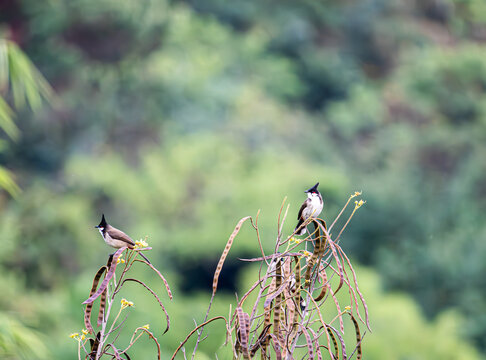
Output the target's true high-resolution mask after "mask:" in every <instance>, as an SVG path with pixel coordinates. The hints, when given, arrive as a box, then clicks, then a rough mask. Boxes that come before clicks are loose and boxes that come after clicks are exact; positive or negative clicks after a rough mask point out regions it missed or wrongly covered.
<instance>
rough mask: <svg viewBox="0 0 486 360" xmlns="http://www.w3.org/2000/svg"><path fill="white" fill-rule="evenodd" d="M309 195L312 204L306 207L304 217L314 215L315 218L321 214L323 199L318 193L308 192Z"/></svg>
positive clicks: (303, 212)
mask: <svg viewBox="0 0 486 360" xmlns="http://www.w3.org/2000/svg"><path fill="white" fill-rule="evenodd" d="M307 197H308V198H309V199H310V206H308V207H306V208H305V209H304V210H303V211H302V215H303V216H304V219H307V218H309V216H312V217H313V218H316V217H318V216H319V214H320V213H321V211H322V205H323V203H322V201H321V199H320V198H319V195H317V194H312V193H309V194H307Z"/></svg>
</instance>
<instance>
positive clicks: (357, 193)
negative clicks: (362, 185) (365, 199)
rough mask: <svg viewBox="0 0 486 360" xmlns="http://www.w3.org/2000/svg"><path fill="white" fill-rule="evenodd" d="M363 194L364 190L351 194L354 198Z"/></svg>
mask: <svg viewBox="0 0 486 360" xmlns="http://www.w3.org/2000/svg"><path fill="white" fill-rule="evenodd" d="M361 194H362V191H355V192H354V194H353V195H351V198H354V197H356V196H360V195H361Z"/></svg>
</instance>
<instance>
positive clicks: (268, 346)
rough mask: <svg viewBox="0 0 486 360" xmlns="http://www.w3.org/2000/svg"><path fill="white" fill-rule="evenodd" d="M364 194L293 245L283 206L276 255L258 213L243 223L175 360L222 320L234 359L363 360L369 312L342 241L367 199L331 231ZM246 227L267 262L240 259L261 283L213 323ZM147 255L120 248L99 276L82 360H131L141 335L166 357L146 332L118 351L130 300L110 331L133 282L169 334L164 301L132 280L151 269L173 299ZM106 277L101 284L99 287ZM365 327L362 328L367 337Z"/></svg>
mask: <svg viewBox="0 0 486 360" xmlns="http://www.w3.org/2000/svg"><path fill="white" fill-rule="evenodd" d="M359 195H361V193H360V192H356V193H354V194H353V195H351V196H350V197H349V199H348V201H347V202H346V204H345V206H344V207H343V209H342V210H341V212H340V213H339V214H338V216H337V217H336V219H335V220H334V221H333V223H332V225H331V226H330V227H329V228H328V227H327V226H326V222H325V221H324V220H322V219H320V218H316V219H314V218H309V219H308V220H307V221H305V222H304V224H303V225H302V226H306V227H307V228H308V229H312V228H313V229H314V230H313V231H312V232H311V231H309V232H308V233H309V235H308V236H307V237H306V238H304V239H296V238H295V237H294V235H295V232H294V234H292V235H290V236H288V237H287V238H283V237H282V227H283V224H284V222H285V219H286V216H287V213H288V210H289V206H288V205H287V208H286V210H285V212H284V213H283V208H284V204H285V200H284V202H283V203H282V206H281V208H280V212H279V215H278V220H277V223H278V228H277V229H278V230H277V236H276V243H275V247H274V251H273V253H272V254H267V255H266V254H265V253H264V250H263V245H262V240H261V238H260V231H259V228H258V214H257V216H256V217H255V219H253V218H252V217H250V216H247V217H245V218H243V219H241V220H240V221H239V222H238V224H237V225H236V227H235V229H234V231H233V233H232V234H231V236H230V237H229V240H228V242H227V244H226V247H225V249H224V251H223V254H222V255H221V257H220V260H219V262H218V265H217V268H216V271H215V273H214V278H213V287H212V295H211V300H210V302H209V306H208V309H207V312H206V315H205V318H204V321H203V322H202V323H201V324H199V325H197V326H196V327H195V328H194V329H193V330H192V331H191V332H189V334H188V335H187V336H186V338H185V339H184V340H182V341H181V343H180V345H179V346H178V348H177V349H175V351H174V353H173V355H172V357H171V360H172V359H175V358H176V356H177V355H180V357H183V358H184V359H187V352H186V349H185V345H186V344H187V342H188V340H189V339H190V338H191V337H192V336H196V335H197V340H196V343H195V346H194V348H193V351H192V356H191V359H194V357H195V355H196V352H197V349H198V346H199V344H200V343H201V342H202V341H203V340H204V339H205V338H206V337H203V332H204V327H205V326H206V325H207V324H209V323H212V322H214V321H217V320H221V321H222V322H224V324H225V329H226V342H225V344H224V345H226V346H231V348H232V351H233V356H234V358H241V357H243V358H244V359H251V358H254V357H255V356H257V354H258V353H259V354H260V358H261V359H271V358H276V359H294V358H302V359H306V358H307V359H323V358H324V357H325V358H329V359H333V360H337V359H343V360H345V359H351V358H353V357H354V356H356V359H357V360H359V359H361V358H362V348H361V342H362V339H363V336H364V335H365V334H366V331H367V330H369V331H371V329H370V324H369V317H368V310H367V306H366V302H365V300H364V297H363V295H362V293H361V292H360V290H359V287H358V282H357V277H356V273H355V271H354V269H353V267H352V265H351V262H350V260H349V258H348V257H347V255H346V254H345V253H344V251H343V250H342V248H341V247H340V246H339V240H340V237H341V234H342V233H343V231H344V229H345V228H346V226H347V225H348V224H349V222H350V220H351V218H352V217H353V215H354V214H355V212H356V210H357V209H359V208H360V207H361V206H362V205H363V204H364V201H363V200H360V201H355V202H354V204H355V206H354V209H353V211H352V212H351V214H350V215H349V217H348V219H347V220H346V222H345V223H344V225H343V226H342V228H341V229H340V231H339V232H338V235H337V236H336V237H335V238H334V239H333V237H332V234H331V231H332V229H333V227H334V226H335V225H336V223H337V222H338V220H339V219H340V217H341V216H342V214H343V213H344V211H345V210H346V208H347V207H348V206H349V204H350V203H351V199H353V198H355V197H356V196H359ZM282 213H283V216H282ZM248 220H250V223H251V226H252V227H253V229H254V230H255V233H256V238H257V240H258V244H259V247H260V251H261V254H262V256H261V257H259V258H253V259H241V260H243V261H248V262H259V263H260V271H259V276H258V279H256V280H255V282H254V283H253V285H252V286H251V287H250V289H248V291H247V292H246V293H245V294H244V295H243V296H242V297H241V299H238V297H237V299H236V304H235V306H234V310H232V308H233V306H232V305H230V306H229V315H228V317H225V316H215V317H212V318H210V319H208V318H209V314H210V310H211V306H212V303H213V300H214V297H215V295H216V292H217V289H218V280H219V277H220V274H221V271H222V268H223V265H224V262H225V260H226V259H227V257H228V254H229V251H230V249H231V247H232V245H233V243H234V241H235V238H236V236H237V235H238V233H239V231H240V229H241V227H242V225H243V224H244V223H245V222H246V221H248ZM302 244H304V247H305V250H304V249H301V250H298V248H302ZM311 244H312V245H313V246H312V245H311ZM145 245H146V244H145ZM307 248H312V251H307ZM149 249H150V248H148V247H144V248H140V247H136V248H135V249H134V250H130V249H127V248H122V249H119V250H118V251H117V252H116V253H115V254H114V255H113V256H112V257H110V259H109V260H108V263H107V265H106V266H103V267H101V268H100V269H99V270H98V272H97V274H96V276H95V278H94V281H93V286H92V289H91V292H90V296H89V298H88V299H87V300H86V301H85V302H84V304H86V309H85V327H86V330H83V334H82V335H79V334H74V336H73V337H75V338H76V339H77V340H78V342H79V352H78V353H79V358H80V359H81V352H82V351H84V354H85V355H84V358H85V359H99V358H101V357H102V356H103V355H107V356H110V357H111V358H112V359H121V358H122V356H123V357H124V358H126V359H130V356H129V355H128V353H127V351H128V350H129V349H130V348H131V347H132V346H133V344H134V343H135V342H136V341H137V340H138V339H139V338H140V337H141V336H142V335H143V334H147V335H148V336H149V337H150V338H151V339H153V340H154V342H155V344H156V347H157V356H158V359H160V358H161V350H160V344H159V342H158V340H157V338H156V337H155V336H154V334H153V333H152V332H151V331H150V330H149V328H148V326H141V327H138V328H136V329H135V330H134V332H133V336H132V337H131V341H130V342H129V344H127V345H126V346H125V347H124V348H119V347H118V346H117V345H116V341H117V339H118V336H119V332H120V331H121V329H122V325H123V323H124V321H125V320H126V317H125V319H124V320H122V321H121V322H120V323H117V322H118V320H119V317H120V314H121V313H122V310H123V309H124V308H126V307H129V306H131V305H132V304H131V303H130V302H129V301H127V300H125V299H122V300H121V307H120V311H119V312H118V314H117V315H116V317H115V318H114V320H113V321H112V322H111V325H110V326H108V319H109V315H110V311H111V309H112V305H113V303H114V299H115V296H116V295H117V293H118V292H119V291H120V289H121V287H122V286H124V285H125V284H126V283H129V282H132V283H137V284H139V285H141V286H143V287H144V288H145V289H146V290H147V291H148V292H149V293H150V294H151V295H153V296H154V297H155V299H156V300H157V301H158V303H159V304H160V306H161V308H162V311H163V313H164V314H165V317H166V321H167V327H166V329H165V332H167V331H168V330H169V327H170V320H169V315H168V313H167V311H166V310H165V307H164V305H163V303H162V302H161V300H160V298H159V297H158V296H157V294H156V293H155V292H154V291H153V290H152V289H151V288H150V287H148V286H147V285H146V284H145V283H144V282H142V281H140V280H138V279H135V278H131V277H129V275H128V274H129V271H130V269H131V267H132V266H133V264H135V263H136V262H140V263H143V264H145V265H146V266H149V267H150V268H151V269H152V270H153V271H155V272H156V273H157V275H158V276H159V278H160V279H161V281H162V282H163V283H164V286H165V288H166V290H167V292H168V295H169V298H170V299H172V294H171V291H170V288H169V285H168V284H167V281H166V280H165V278H164V277H163V276H162V274H161V273H160V272H159V271H158V270H157V269H156V268H155V267H154V266H153V265H152V264H150V263H148V262H146V261H144V260H141V259H138V258H137V254H138V251H143V250H149ZM124 251H127V256H126V261H123V263H124V268H123V270H122V272H121V274H120V275H119V276H118V277H117V276H116V274H115V270H116V266H117V263H120V259H121V258H120V256H121V254H122V253H123V252H124ZM264 269H265V271H264ZM102 276H104V279H103V281H102V283H101V285H100V286H99V287H98V284H99V281H100V279H101V277H102ZM333 287H334V288H333ZM343 289H346V290H347V292H348V296H346V297H345V299H349V302H348V300H342V299H341V300H339V299H338V297H337V296H336V295H337V293H338V292H339V291H343ZM97 298H100V299H101V300H100V307H99V311H98V318H97V327H98V328H100V330H98V331H97V332H95V331H94V329H93V327H92V325H91V320H90V317H91V313H92V308H93V302H94V301H95V300H96V299H97ZM330 309H333V310H332V312H333V313H334V314H335V316H334V317H333V318H332V319H330V320H329V319H327V318H326V316H327V317H329V313H330ZM324 310H326V313H324ZM345 321H350V322H351V323H352V324H353V327H354V331H355V334H356V340H355V341H353V346H352V347H349V344H348V347H347V346H346V343H345V341H344V337H343V335H344V323H345ZM362 328H365V331H364V332H363V331H362ZM165 332H164V334H165ZM88 344H89V346H88Z"/></svg>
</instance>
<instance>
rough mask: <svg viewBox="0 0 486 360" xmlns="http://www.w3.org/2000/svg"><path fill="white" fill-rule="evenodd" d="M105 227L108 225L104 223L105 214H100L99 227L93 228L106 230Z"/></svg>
mask: <svg viewBox="0 0 486 360" xmlns="http://www.w3.org/2000/svg"><path fill="white" fill-rule="evenodd" d="M106 225H108V224H107V223H106V220H105V214H102V215H101V222H100V224H99V225H97V226H95V228H97V229H104V228H106Z"/></svg>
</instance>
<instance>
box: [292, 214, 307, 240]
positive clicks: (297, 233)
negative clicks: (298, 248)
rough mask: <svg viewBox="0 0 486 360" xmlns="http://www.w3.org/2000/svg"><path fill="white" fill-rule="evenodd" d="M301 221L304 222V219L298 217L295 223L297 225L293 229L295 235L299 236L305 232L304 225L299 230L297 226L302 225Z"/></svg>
mask: <svg viewBox="0 0 486 360" xmlns="http://www.w3.org/2000/svg"><path fill="white" fill-rule="evenodd" d="M303 223H304V219H302V218H300V219H299V222H298V223H297V226H296V227H295V229H294V232H295V235H297V236H301V235H304V234H305V233H306V232H307V229H306V228H305V226H304V227H302V228H301V229H300V230H299V228H300V227H301V226H302V224H303Z"/></svg>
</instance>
